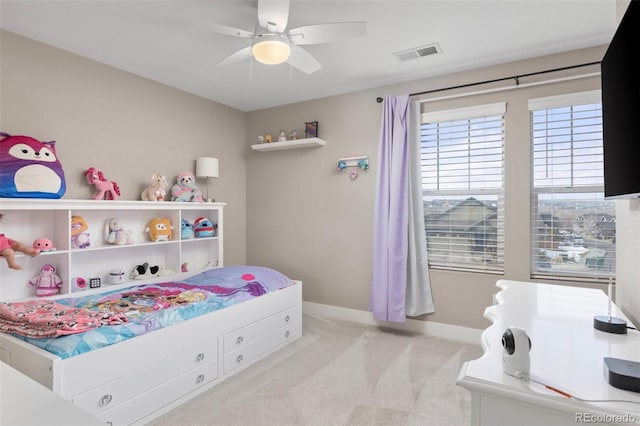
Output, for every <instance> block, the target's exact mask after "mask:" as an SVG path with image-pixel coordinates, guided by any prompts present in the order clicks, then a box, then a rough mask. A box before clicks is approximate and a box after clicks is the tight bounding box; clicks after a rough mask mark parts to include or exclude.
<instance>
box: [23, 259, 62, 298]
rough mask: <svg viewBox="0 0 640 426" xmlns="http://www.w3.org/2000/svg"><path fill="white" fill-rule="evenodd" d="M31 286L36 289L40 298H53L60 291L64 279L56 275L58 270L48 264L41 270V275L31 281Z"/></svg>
mask: <svg viewBox="0 0 640 426" xmlns="http://www.w3.org/2000/svg"><path fill="white" fill-rule="evenodd" d="M29 285H32V286H34V287H35V288H36V294H37V295H38V296H39V297H46V296H53V295H55V294H58V292H59V291H60V287H62V279H61V278H60V277H59V276H58V275H57V274H56V268H55V267H54V266H53V265H49V264H47V265H44V266H43V267H42V269H41V270H40V275H38V276H37V277H34V278H32V279H31V280H30V281H29Z"/></svg>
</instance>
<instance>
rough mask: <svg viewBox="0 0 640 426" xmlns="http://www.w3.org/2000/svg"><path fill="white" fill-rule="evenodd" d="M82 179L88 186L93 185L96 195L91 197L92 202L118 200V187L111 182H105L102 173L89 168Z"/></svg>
mask: <svg viewBox="0 0 640 426" xmlns="http://www.w3.org/2000/svg"><path fill="white" fill-rule="evenodd" d="M84 177H85V179H86V180H87V183H88V184H89V185H94V186H95V188H96V190H97V191H98V192H96V194H95V195H94V196H93V197H92V198H93V199H94V200H102V199H104V200H117V199H118V198H120V187H118V184H117V183H115V182H114V181H112V180H107V179H106V178H105V177H104V174H103V173H102V171H100V170H97V169H96V168H95V167H89V168H88V169H87V171H86V172H84Z"/></svg>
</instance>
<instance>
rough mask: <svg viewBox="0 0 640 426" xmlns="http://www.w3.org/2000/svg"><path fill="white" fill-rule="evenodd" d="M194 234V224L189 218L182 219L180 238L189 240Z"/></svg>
mask: <svg viewBox="0 0 640 426" xmlns="http://www.w3.org/2000/svg"><path fill="white" fill-rule="evenodd" d="M193 236H194V233H193V224H192V223H191V222H189V221H188V220H187V219H182V220H181V221H180V238H181V239H183V240H188V239H191V238H193Z"/></svg>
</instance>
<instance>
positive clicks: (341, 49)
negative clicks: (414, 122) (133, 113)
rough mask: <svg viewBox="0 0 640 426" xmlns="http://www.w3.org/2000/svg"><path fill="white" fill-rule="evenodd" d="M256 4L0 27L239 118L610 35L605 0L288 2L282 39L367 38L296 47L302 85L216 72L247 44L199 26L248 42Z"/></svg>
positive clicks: (15, 20) (89, 2)
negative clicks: (320, 31)
mask: <svg viewBox="0 0 640 426" xmlns="http://www.w3.org/2000/svg"><path fill="white" fill-rule="evenodd" d="M256 5H257V1H255V0H254V1H239V0H238V1H212V0H209V1H202V0H201V1H189V0H181V1H169V0H161V1H154V0H130V1H122V0H75V1H60V0H31V1H24V0H1V3H0V8H1V9H0V25H1V27H2V28H4V29H6V30H8V31H11V32H14V33H17V34H19V35H22V36H25V37H28V38H31V39H34V40H38V41H41V42H43V43H47V44H49V45H52V46H55V47H59V48H61V49H64V50H67V51H70V52H73V53H76V54H78V55H81V56H85V57H87V58H91V59H94V60H96V61H98V62H102V63H105V64H108V65H111V66H113V67H116V68H119V69H122V70H125V71H128V72H131V73H133V74H137V75H140V76H143V77H146V78H149V79H151V80H155V81H158V82H161V83H164V84H166V85H168V86H172V87H175V88H178V89H182V90H184V91H186V92H190V93H193V94H196V95H199V96H202V97H204V98H207V99H210V100H212V101H216V102H220V103H222V104H225V105H229V106H231V107H233V108H237V109H239V110H242V111H252V110H257V109H262V108H268V107H272V106H277V105H284V104H289V103H293V102H299V101H304V100H309V99H317V98H322V97H326V96H330V95H336V94H341V93H348V92H353V91H357V90H363V89H367V88H373V87H379V86H384V85H388V84H395V83H400V82H404V81H410V80H415V79H419V78H425V77H431V76H436V75H441V74H445V73H450V72H455V71H461V70H465V69H471V68H476V67H480V66H486V65H492V64H496V63H502V62H508V61H512V60H519V59H525V58H529V57H535V56H540V55H545V54H551V53H557V52H562V51H567V50H572V49H579V48H584V47H590V46H597V45H601V44H607V43H608V42H609V41H610V39H611V37H612V35H613V33H614V31H615V28H616V13H615V8H616V6H615V0H548V1H542V0H537V1H528V0H500V1H482V0H476V1H456V0H449V1H444V0H443V1H435V0H422V1H419V0H413V1H398V0H393V1H355V0H351V1H324V0H292V1H291V5H290V15H289V25H288V28H293V27H298V26H302V25H310V24H319V23H329V22H343V21H366V22H367V36H366V37H364V38H359V39H353V40H347V41H342V42H335V43H328V44H317V45H309V46H304V48H305V49H306V50H307V51H308V52H309V53H311V54H312V55H313V56H314V57H315V58H316V59H317V60H318V61H319V62H320V63H321V64H322V65H323V67H322V69H320V70H319V71H317V72H316V73H314V74H304V73H302V72H299V71H297V70H295V69H291V67H290V66H289V65H288V64H281V65H263V64H260V63H257V62H256V61H248V60H247V61H243V62H241V63H238V64H235V65H232V66H230V67H227V68H219V67H216V63H217V62H218V61H220V60H221V59H223V58H224V57H226V56H227V55H229V54H231V53H233V52H234V51H236V50H238V49H241V48H243V47H245V46H248V45H249V43H250V41H249V40H248V39H241V38H235V37H230V36H225V35H219V34H216V33H214V32H212V31H211V30H210V29H209V28H208V27H207V25H206V23H207V22H211V23H217V24H224V25H228V26H233V27H237V28H242V29H246V30H248V31H253V30H254V26H255V24H256V22H257V18H256V16H257V6H256ZM198 22H202V24H199V23H198ZM431 43H438V44H439V45H440V47H441V48H442V50H443V53H442V54H439V55H434V56H427V57H424V58H420V59H417V60H414V61H410V62H404V63H399V62H398V61H397V60H396V59H395V57H394V56H393V55H392V53H393V52H396V51H400V50H405V49H410V48H414V47H418V46H422V45H426V44H431ZM382 95H384V93H382Z"/></svg>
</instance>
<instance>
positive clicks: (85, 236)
mask: <svg viewBox="0 0 640 426" xmlns="http://www.w3.org/2000/svg"><path fill="white" fill-rule="evenodd" d="M71 245H72V246H73V247H74V248H87V247H89V246H90V245H91V240H90V238H89V226H88V225H87V221H85V220H84V218H83V217H82V216H76V215H74V216H71Z"/></svg>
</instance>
